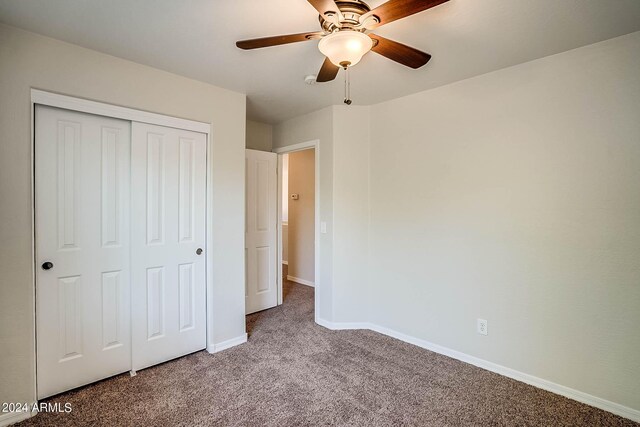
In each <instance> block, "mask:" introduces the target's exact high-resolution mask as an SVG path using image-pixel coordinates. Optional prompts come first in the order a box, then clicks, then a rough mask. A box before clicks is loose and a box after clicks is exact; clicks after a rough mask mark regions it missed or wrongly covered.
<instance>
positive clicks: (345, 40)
mask: <svg viewBox="0 0 640 427" xmlns="http://www.w3.org/2000/svg"><path fill="white" fill-rule="evenodd" d="M372 47H373V40H371V38H370V37H369V36H367V35H366V34H364V33H361V32H359V31H349V30H344V31H338V32H335V33H332V34H329V35H328V36H325V37H323V38H322V39H320V43H318V49H320V52H322V54H323V55H324V56H326V57H327V58H329V60H330V61H331V62H332V63H333V64H335V65H337V66H338V67H352V66H354V65H356V64H357V63H358V62H360V60H361V59H362V57H363V56H364V54H365V53H367V52H369V51H370V50H371V48H372Z"/></svg>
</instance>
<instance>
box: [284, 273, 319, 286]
mask: <svg viewBox="0 0 640 427" xmlns="http://www.w3.org/2000/svg"><path fill="white" fill-rule="evenodd" d="M287 280H288V281H290V282H296V283H299V284H301V285H305V286H311V287H312V288H315V286H316V284H315V283H313V282H312V281H310V280H304V279H301V278H299V277H294V276H289V275H288V274H287Z"/></svg>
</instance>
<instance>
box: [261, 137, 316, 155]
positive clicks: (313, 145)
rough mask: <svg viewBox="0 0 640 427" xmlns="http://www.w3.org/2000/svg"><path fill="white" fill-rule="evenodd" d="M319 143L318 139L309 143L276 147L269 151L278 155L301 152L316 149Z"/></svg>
mask: <svg viewBox="0 0 640 427" xmlns="http://www.w3.org/2000/svg"><path fill="white" fill-rule="evenodd" d="M319 142H320V140H319V139H314V140H311V141H305V142H301V143H299V144H292V145H287V146H284V147H277V148H274V149H273V150H271V151H272V152H274V153H278V154H285V153H293V152H294V151H302V150H308V149H310V148H318V145H319Z"/></svg>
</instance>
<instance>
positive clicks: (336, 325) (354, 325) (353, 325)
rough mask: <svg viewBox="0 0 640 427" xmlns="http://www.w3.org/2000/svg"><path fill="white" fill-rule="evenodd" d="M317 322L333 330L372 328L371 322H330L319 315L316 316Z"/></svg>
mask: <svg viewBox="0 0 640 427" xmlns="http://www.w3.org/2000/svg"><path fill="white" fill-rule="evenodd" d="M316 323H317V324H318V325H320V326H324V327H325V328H327V329H331V330H333V331H343V330H347V329H371V323H367V322H330V321H328V320H325V319H321V318H320V317H318V318H316Z"/></svg>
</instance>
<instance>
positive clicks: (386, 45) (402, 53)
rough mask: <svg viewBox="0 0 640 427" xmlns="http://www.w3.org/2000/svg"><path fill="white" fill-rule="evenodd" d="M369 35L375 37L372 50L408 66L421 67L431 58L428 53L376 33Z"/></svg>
mask: <svg viewBox="0 0 640 427" xmlns="http://www.w3.org/2000/svg"><path fill="white" fill-rule="evenodd" d="M369 37H371V38H372V39H373V43H374V46H373V47H372V48H371V50H373V51H374V52H375V53H378V54H380V55H382V56H386V57H387V58H389V59H391V60H393V61H396V62H398V63H400V64H402V65H406V66H407V67H411V68H420V67H422V66H423V65H424V64H426V63H427V62H429V60H430V59H431V55H429V54H428V53H425V52H422V51H420V50H418V49H414V48H412V47H410V46H407V45H404V44H402V43H398V42H394V41H393V40H389V39H385V38H384V37H380V36H378V35H376V34H369Z"/></svg>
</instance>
